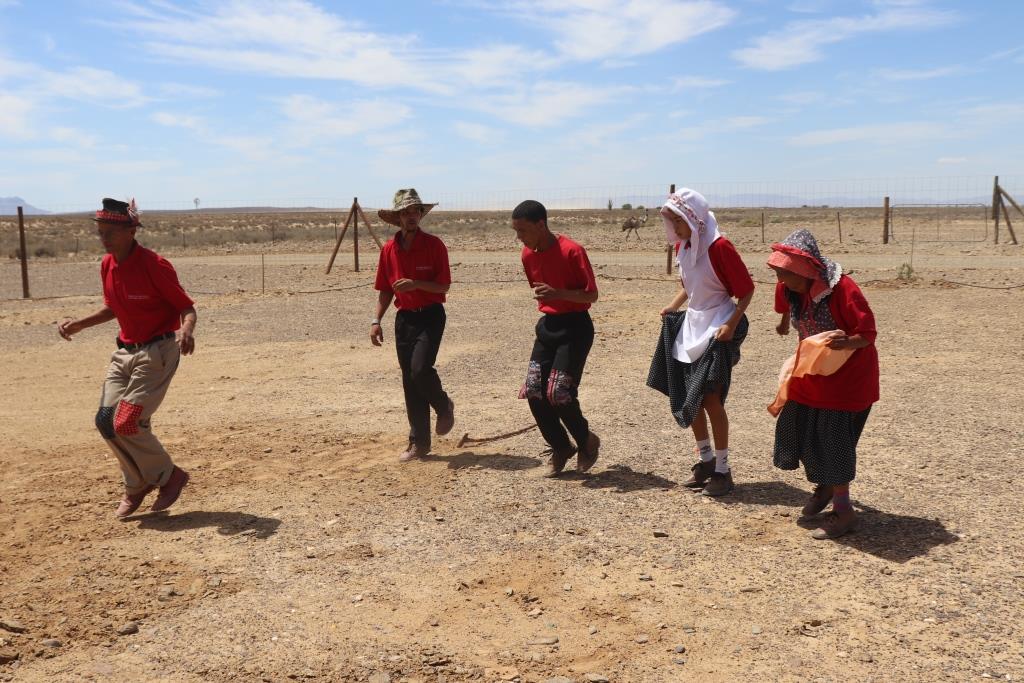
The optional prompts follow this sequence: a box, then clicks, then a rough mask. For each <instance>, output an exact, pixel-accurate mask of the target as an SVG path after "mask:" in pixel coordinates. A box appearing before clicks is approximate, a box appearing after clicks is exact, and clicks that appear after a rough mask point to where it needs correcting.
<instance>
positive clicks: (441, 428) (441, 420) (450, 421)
mask: <svg viewBox="0 0 1024 683" xmlns="http://www.w3.org/2000/svg"><path fill="white" fill-rule="evenodd" d="M454 426H455V401H453V400H451V399H448V412H446V413H444V414H441V413H438V414H437V422H435V423H434V432H435V433H436V434H437V435H438V436H444V435H445V434H447V433H448V432H450V431H452V427H454Z"/></svg>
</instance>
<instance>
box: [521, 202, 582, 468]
mask: <svg viewBox="0 0 1024 683" xmlns="http://www.w3.org/2000/svg"><path fill="white" fill-rule="evenodd" d="M512 229H513V230H515V232H516V237H517V238H519V241H520V242H522V243H523V251H522V259H523V269H524V270H525V271H526V279H527V280H528V281H529V283H530V287H531V288H532V289H533V298H534V299H536V300H537V308H538V309H539V310H540V312H541V313H543V314H544V315H543V317H541V319H540V320H539V321H537V328H536V340H535V341H534V344H533V353H532V354H531V355H530V365H529V369H528V370H527V374H526V383H525V384H524V385H523V388H522V389H521V390H520V392H519V398H525V399H527V400H528V401H529V404H530V411H531V412H532V413H533V417H534V419H535V420H536V421H537V426H538V427H539V428H540V433H541V435H542V436H543V437H544V440H545V441H546V442H547V443H548V445H549V446H551V463H550V468H549V470H548V472H547V475H546V476H549V477H557V476H558V475H559V474H561V472H562V470H563V469H564V468H565V465H566V463H567V462H568V461H569V459H570V458H572V456H573V455H577V458H576V470H577V471H578V472H586V471H587V470H589V469H590V468H591V467H593V466H594V463H595V462H597V454H598V450H599V449H600V447H601V440H600V439H599V438H598V437H597V435H596V434H594V433H593V432H592V431H590V426H589V424H588V423H587V419H586V418H585V417H583V412H582V410H581V409H580V402H579V399H578V394H577V390H578V387H579V384H580V379H581V378H582V376H583V366H584V365H585V364H586V362H587V354H589V353H590V347H591V346H593V344H594V323H593V321H592V320H591V319H590V313H589V312H588V311H589V309H590V305H591V304H592V303H594V302H595V301H597V283H596V281H595V280H594V270H593V269H592V268H591V267H590V261H589V260H588V259H587V252H586V250H585V249H584V248H583V247H582V246H580V245H579V244H577V243H576V242H574V241H572V240H571V239H569V238H568V237H566V236H565V235H555V234H554V233H552V232H551V230H550V229H548V214H547V210H546V209H545V208H544V205H543V204H541V203H540V202H536V201H533V200H532V199H531V200H527V201H525V202H522V203H521V204H519V206H517V207H516V208H515V209H514V210H513V211H512ZM566 429H568V434H566ZM569 435H572V439H573V441H575V442H576V445H575V446H573V444H572V442H570V440H569Z"/></svg>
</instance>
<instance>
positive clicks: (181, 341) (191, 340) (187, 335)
mask: <svg viewBox="0 0 1024 683" xmlns="http://www.w3.org/2000/svg"><path fill="white" fill-rule="evenodd" d="M174 341H176V342H177V343H178V350H179V351H181V355H183V356H188V355H191V354H192V352H193V351H195V350H196V339H195V337H193V336H192V326H191V325H182V326H181V329H179V330H178V331H177V332H175V333H174Z"/></svg>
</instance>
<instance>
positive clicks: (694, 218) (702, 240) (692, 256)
mask: <svg viewBox="0 0 1024 683" xmlns="http://www.w3.org/2000/svg"><path fill="white" fill-rule="evenodd" d="M664 207H665V208H667V209H668V210H669V211H671V212H672V213H674V214H676V215H677V216H680V217H681V218H682V219H683V220H685V221H686V222H687V224H689V226H690V231H691V233H692V234H691V235H690V248H689V249H680V252H679V257H680V258H679V262H680V264H682V263H683V260H684V259H685V260H686V265H687V266H689V267H692V266H694V265H696V264H697V259H699V258H701V257H702V256H704V254H706V253H708V247H710V246H711V243H712V242H714V241H715V240H716V239H718V238H719V237H721V235H722V233H720V232H719V231H718V220H717V219H716V218H715V214H714V213H713V212H712V211H711V210H710V209H709V208H708V200H706V199H704V195H702V194H701V193H700V192H697V191H696V190H691V189H690V188H688V187H684V188H682V189H681V190H677V191H676V192H673V193H672V194H670V195H669V196H668V199H667V200H666V201H665V204H664ZM661 220H662V222H663V223H664V224H665V237H666V238H667V239H668V243H669V244H675V243H676V242H679V241H680V240H679V236H678V235H676V230H675V228H674V227H673V226H672V221H670V220H669V219H667V218H665V217H664V216H662V217H661Z"/></svg>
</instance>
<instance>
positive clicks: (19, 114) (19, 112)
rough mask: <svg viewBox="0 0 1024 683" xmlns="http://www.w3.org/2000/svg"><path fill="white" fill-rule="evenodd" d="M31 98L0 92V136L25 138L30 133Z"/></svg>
mask: <svg viewBox="0 0 1024 683" xmlns="http://www.w3.org/2000/svg"><path fill="white" fill-rule="evenodd" d="M33 109H34V107H33V104H32V102H31V100H29V99H27V98H25V97H21V96H19V95H8V94H4V93H2V92H0V136H5V137H11V138H26V137H30V136H31V135H32V125H31V119H32V114H33Z"/></svg>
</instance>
